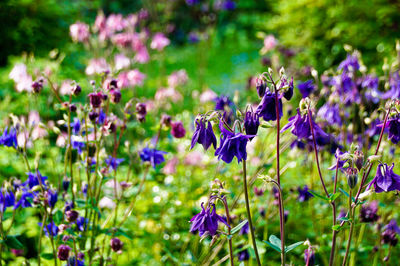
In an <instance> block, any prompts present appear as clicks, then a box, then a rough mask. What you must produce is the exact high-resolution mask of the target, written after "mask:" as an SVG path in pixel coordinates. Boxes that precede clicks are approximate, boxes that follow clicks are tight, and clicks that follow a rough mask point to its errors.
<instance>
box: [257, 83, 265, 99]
mask: <svg viewBox="0 0 400 266" xmlns="http://www.w3.org/2000/svg"><path fill="white" fill-rule="evenodd" d="M256 89H257V94H258V96H259V97H260V98H262V97H263V96H264V94H265V91H266V90H267V83H266V82H265V81H264V80H262V79H260V78H257V81H256Z"/></svg>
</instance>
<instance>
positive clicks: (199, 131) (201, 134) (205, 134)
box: [190, 118, 217, 150]
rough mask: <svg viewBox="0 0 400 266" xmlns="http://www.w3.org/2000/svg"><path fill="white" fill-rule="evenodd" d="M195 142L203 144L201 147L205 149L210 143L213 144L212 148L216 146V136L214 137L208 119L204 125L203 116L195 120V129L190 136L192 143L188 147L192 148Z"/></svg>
mask: <svg viewBox="0 0 400 266" xmlns="http://www.w3.org/2000/svg"><path fill="white" fill-rule="evenodd" d="M196 143H199V144H201V145H203V148H204V149H205V150H207V149H208V148H209V147H210V146H211V144H212V145H213V146H214V149H215V148H216V146H217V138H216V137H215V134H214V131H213V129H212V125H211V123H210V121H208V123H207V127H206V121H205V120H204V118H201V119H197V120H196V129H195V131H194V134H193V137H192V144H191V146H190V149H193V147H194V145H196Z"/></svg>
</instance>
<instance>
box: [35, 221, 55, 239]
mask: <svg viewBox="0 0 400 266" xmlns="http://www.w3.org/2000/svg"><path fill="white" fill-rule="evenodd" d="M38 225H39V226H40V227H41V226H42V223H38ZM43 231H44V233H45V235H46V236H48V237H50V235H49V233H50V234H51V236H53V237H54V236H56V235H57V234H58V226H57V225H56V224H55V223H54V222H51V223H49V224H47V225H45V226H44V227H43Z"/></svg>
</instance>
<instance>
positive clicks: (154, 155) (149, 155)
mask: <svg viewBox="0 0 400 266" xmlns="http://www.w3.org/2000/svg"><path fill="white" fill-rule="evenodd" d="M164 154H167V153H166V152H165V151H159V150H156V149H150V148H148V147H146V148H144V149H143V150H142V152H141V153H140V159H142V161H144V162H150V164H151V166H153V167H154V168H156V166H157V165H158V164H161V163H163V162H164V161H165V158H164Z"/></svg>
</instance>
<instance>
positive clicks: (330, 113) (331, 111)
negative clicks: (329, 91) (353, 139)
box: [317, 103, 342, 126]
mask: <svg viewBox="0 0 400 266" xmlns="http://www.w3.org/2000/svg"><path fill="white" fill-rule="evenodd" d="M317 116H318V117H321V118H323V119H324V120H326V121H327V122H328V123H329V124H330V125H334V124H336V125H339V126H340V125H342V119H341V118H340V111H339V104H330V103H325V104H324V105H323V106H322V107H321V108H320V109H319V110H318V113H317Z"/></svg>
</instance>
